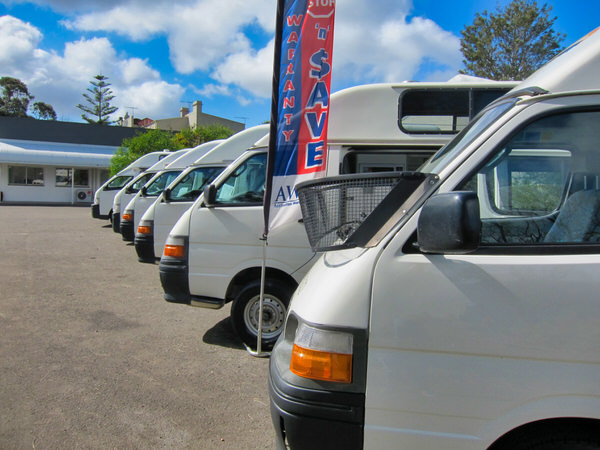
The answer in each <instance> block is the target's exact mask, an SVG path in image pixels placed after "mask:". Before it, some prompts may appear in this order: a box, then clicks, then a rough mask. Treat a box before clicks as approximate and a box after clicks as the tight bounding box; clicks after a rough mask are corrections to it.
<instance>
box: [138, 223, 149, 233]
mask: <svg viewBox="0 0 600 450" xmlns="http://www.w3.org/2000/svg"><path fill="white" fill-rule="evenodd" d="M137 232H138V233H139V234H152V227H147V226H144V225H140V226H139V227H138V229H137Z"/></svg>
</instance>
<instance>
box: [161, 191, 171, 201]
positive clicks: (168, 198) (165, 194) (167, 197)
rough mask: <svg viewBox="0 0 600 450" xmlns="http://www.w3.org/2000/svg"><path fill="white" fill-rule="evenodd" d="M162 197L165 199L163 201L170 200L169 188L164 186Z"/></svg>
mask: <svg viewBox="0 0 600 450" xmlns="http://www.w3.org/2000/svg"><path fill="white" fill-rule="evenodd" d="M163 198H164V199H165V201H166V202H167V203H168V202H170V201H171V189H169V188H166V189H165V190H164V191H163Z"/></svg>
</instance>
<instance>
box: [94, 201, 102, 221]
mask: <svg viewBox="0 0 600 450" xmlns="http://www.w3.org/2000/svg"><path fill="white" fill-rule="evenodd" d="M92 218H94V219H99V218H100V204H99V203H93V204H92Z"/></svg>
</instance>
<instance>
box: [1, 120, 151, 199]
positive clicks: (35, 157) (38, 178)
mask: <svg viewBox="0 0 600 450" xmlns="http://www.w3.org/2000/svg"><path fill="white" fill-rule="evenodd" d="M140 132H143V131H141V130H140V129H139V128H137V129H136V128H124V127H113V126H106V125H93V124H87V123H74V122H59V121H51V120H36V119H33V118H21V117H0V201H2V202H3V203H47V204H75V203H81V204H90V203H91V202H92V201H93V197H94V192H95V190H96V189H98V188H99V187H100V186H101V185H102V184H103V183H104V181H106V180H107V179H108V168H109V166H110V159H111V158H112V156H113V155H114V153H115V152H116V151H117V149H118V148H119V147H120V146H121V144H122V143H123V140H124V139H125V138H131V137H133V136H135V135H136V134H138V133H140Z"/></svg>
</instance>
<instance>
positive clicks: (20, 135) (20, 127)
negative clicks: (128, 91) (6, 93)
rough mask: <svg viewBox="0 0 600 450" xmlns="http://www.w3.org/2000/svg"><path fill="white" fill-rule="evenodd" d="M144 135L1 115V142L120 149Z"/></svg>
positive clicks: (133, 130)
mask: <svg viewBox="0 0 600 450" xmlns="http://www.w3.org/2000/svg"><path fill="white" fill-rule="evenodd" d="M144 132H145V130H143V129H140V128H127V127H118V126H109V125H96V124H88V123H76V122H60V121H57V120H37V119H33V118H30V117H6V116H0V139H16V140H27V141H45V142H61V143H71V144H91V145H108V146H111V147H119V146H121V144H122V143H123V140H124V139H126V138H132V137H134V136H135V135H136V134H139V133H144Z"/></svg>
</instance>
